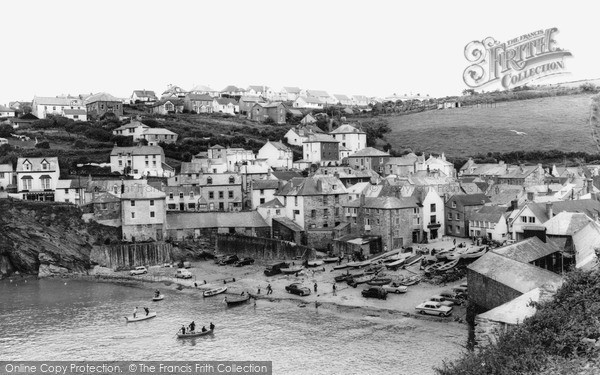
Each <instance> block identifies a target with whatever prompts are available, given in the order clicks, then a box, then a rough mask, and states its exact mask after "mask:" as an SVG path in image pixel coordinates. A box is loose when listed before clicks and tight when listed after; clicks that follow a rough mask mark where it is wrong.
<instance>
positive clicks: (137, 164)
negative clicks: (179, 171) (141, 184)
mask: <svg viewBox="0 0 600 375" xmlns="http://www.w3.org/2000/svg"><path fill="white" fill-rule="evenodd" d="M164 160H165V153H164V151H163V149H162V147H160V146H135V147H114V148H113V150H112V151H111V153H110V171H111V172H119V173H122V174H125V175H131V176H134V178H141V177H142V176H158V177H171V176H173V175H174V174H175V170H174V169H173V168H172V167H171V166H169V165H167V164H166V163H165V162H164Z"/></svg>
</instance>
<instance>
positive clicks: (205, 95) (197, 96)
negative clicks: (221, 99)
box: [185, 94, 214, 102]
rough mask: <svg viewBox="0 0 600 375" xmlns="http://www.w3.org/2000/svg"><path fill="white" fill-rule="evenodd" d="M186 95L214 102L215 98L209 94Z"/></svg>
mask: <svg viewBox="0 0 600 375" xmlns="http://www.w3.org/2000/svg"><path fill="white" fill-rule="evenodd" d="M185 97H186V98H187V99H189V100H201V101H205V102H212V101H213V99H214V98H213V97H212V96H210V95H208V94H187V95H186V96H185Z"/></svg>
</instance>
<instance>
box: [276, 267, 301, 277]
mask: <svg viewBox="0 0 600 375" xmlns="http://www.w3.org/2000/svg"><path fill="white" fill-rule="evenodd" d="M279 270H280V271H281V273H284V274H286V275H292V274H295V273H298V272H300V271H302V267H301V266H296V267H288V268H280V269H279Z"/></svg>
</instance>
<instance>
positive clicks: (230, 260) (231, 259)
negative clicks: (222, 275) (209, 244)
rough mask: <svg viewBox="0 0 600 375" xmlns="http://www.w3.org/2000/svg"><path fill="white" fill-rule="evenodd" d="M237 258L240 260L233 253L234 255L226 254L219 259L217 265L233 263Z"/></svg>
mask: <svg viewBox="0 0 600 375" xmlns="http://www.w3.org/2000/svg"><path fill="white" fill-rule="evenodd" d="M238 260H240V259H239V258H238V256H237V255H235V254H234V255H227V256H226V257H225V258H223V259H221V261H219V266H224V265H226V264H234V263H235V262H237V261H238Z"/></svg>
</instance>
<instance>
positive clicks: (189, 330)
mask: <svg viewBox="0 0 600 375" xmlns="http://www.w3.org/2000/svg"><path fill="white" fill-rule="evenodd" d="M209 327H210V330H211V331H212V330H213V329H215V325H214V324H213V323H212V322H210V326H209ZM179 331H180V332H181V334H183V335H185V334H186V332H187V334H188V335H189V334H192V333H195V332H196V322H194V321H192V322H191V323H190V324H189V325H188V327H187V329H186V327H185V326H181V329H180V330H179ZM206 331H208V330H207V329H206V326H202V332H206Z"/></svg>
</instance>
